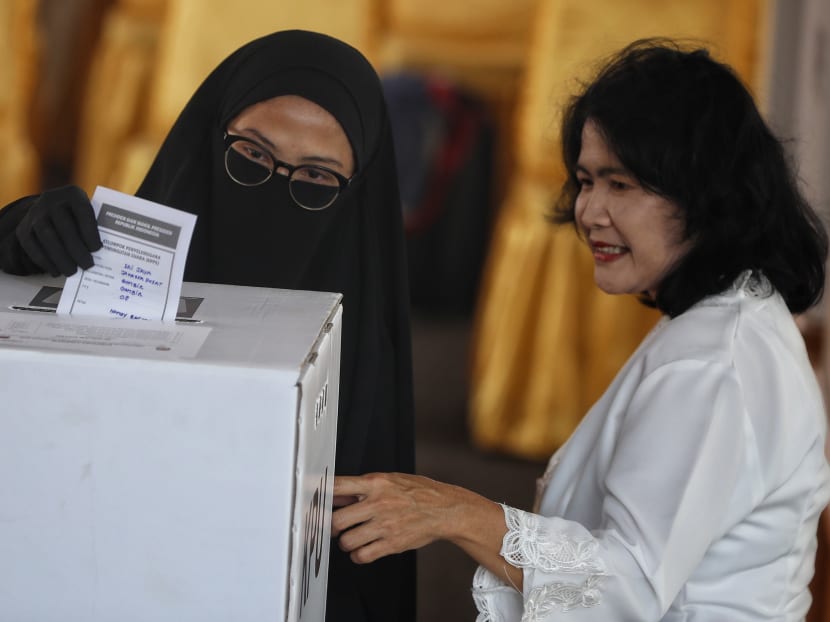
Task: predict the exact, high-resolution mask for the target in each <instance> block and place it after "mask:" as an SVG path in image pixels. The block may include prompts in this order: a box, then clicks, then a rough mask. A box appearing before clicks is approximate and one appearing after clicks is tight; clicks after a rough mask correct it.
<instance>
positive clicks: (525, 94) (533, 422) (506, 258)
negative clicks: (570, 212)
mask: <svg viewBox="0 0 830 622" xmlns="http://www.w3.org/2000/svg"><path fill="white" fill-rule="evenodd" d="M537 11H538V12H537V15H536V18H535V21H534V27H535V29H534V32H533V33H532V35H531V46H530V52H529V57H528V60H527V65H526V75H525V81H524V86H523V89H522V91H521V93H520V102H519V105H518V113H517V114H518V119H517V135H516V145H517V147H516V157H517V163H518V166H517V170H516V171H515V172H514V174H513V176H512V183H511V185H510V187H509V188H508V192H507V198H506V200H505V202H504V204H503V205H502V206H501V208H500V213H499V218H498V221H497V223H496V225H495V229H494V234H493V239H492V242H491V247H490V251H489V256H488V260H487V265H486V268H485V279H484V283H483V286H482V291H481V297H480V300H479V305H478V309H477V314H476V318H475V328H474V338H473V345H472V367H471V383H470V402H469V418H470V429H471V433H472V437H473V440H474V442H475V443H476V444H477V445H478V446H479V447H480V448H483V449H487V450H495V451H500V452H504V453H509V454H513V455H516V456H520V457H526V458H532V459H539V458H543V457H547V456H548V455H550V453H552V451H554V450H555V449H556V448H557V447H558V446H560V445H561V444H562V443H563V442H564V441H565V439H566V438H567V437H568V436H569V435H570V433H571V432H572V431H573V429H574V427H575V426H576V425H577V423H578V422H579V421H580V419H581V418H582V416H583V414H584V413H585V412H586V411H587V409H588V408H589V407H590V406H591V404H592V403H593V402H594V401H595V400H596V399H597V398H598V397H599V395H600V394H601V393H602V391H603V390H604V389H605V387H606V386H607V385H608V383H609V382H610V381H611V379H612V378H613V376H614V374H615V373H616V372H617V371H618V369H619V368H620V367H621V366H622V364H623V363H624V361H625V359H626V358H627V357H628V356H629V355H630V353H631V352H632V351H633V350H634V348H635V347H636V346H637V344H638V343H639V342H640V340H641V339H642V337H643V336H644V335H645V333H646V332H647V331H648V330H649V329H650V328H651V326H653V324H654V322H655V321H656V319H657V318H658V315H657V313H656V312H655V311H653V310H651V309H648V308H646V307H643V306H642V305H640V304H639V303H638V302H637V301H636V300H635V299H634V298H633V297H627V296H609V295H606V294H604V293H602V292H601V291H599V289H598V288H597V287H596V286H595V285H594V281H593V276H592V275H593V262H592V259H591V256H590V254H589V253H588V252H587V250H585V249H584V248H583V247H582V246H581V244H580V243H579V242H578V239H577V237H576V234H575V233H574V231H573V230H572V228H569V227H560V228H555V227H553V226H551V225H549V224H548V223H547V222H546V221H545V219H544V214H545V212H546V210H547V209H548V208H549V207H550V205H551V204H552V201H553V199H554V197H555V192H556V190H557V189H558V185H559V184H560V183H561V181H562V179H563V172H562V168H561V164H560V159H559V147H558V141H557V136H556V131H557V129H558V124H559V123H558V111H559V110H561V106H562V104H563V103H564V102H565V101H566V98H567V96H568V95H570V94H572V93H573V92H574V91H575V90H576V89H577V87H578V82H577V79H578V78H583V79H585V78H588V77H590V75H591V72H592V70H593V69H594V64H595V63H594V61H596V60H597V59H598V58H599V57H601V56H605V55H607V54H608V53H610V52H612V51H614V50H616V49H618V48H620V47H622V46H623V45H625V44H626V43H628V42H630V41H632V40H634V39H637V38H640V37H645V36H670V37H684V38H688V37H694V38H696V39H698V40H702V41H703V42H704V43H706V44H707V45H708V46H709V47H710V49H712V51H713V53H714V55H715V56H716V57H718V58H721V59H723V60H725V61H726V62H728V63H730V64H731V65H733V66H734V67H735V68H736V70H737V71H738V72H739V73H740V74H741V75H742V77H743V78H744V79H745V81H747V83H748V84H750V86H751V85H752V84H753V83H754V82H755V81H756V78H755V76H756V71H757V69H758V59H759V58H760V50H759V41H760V39H761V32H762V26H763V19H762V18H763V17H764V14H763V11H762V3H761V1H760V0H673V1H672V2H665V1H663V0H626V2H618V1H617V0H541V1H540V2H539V4H538V7H537Z"/></svg>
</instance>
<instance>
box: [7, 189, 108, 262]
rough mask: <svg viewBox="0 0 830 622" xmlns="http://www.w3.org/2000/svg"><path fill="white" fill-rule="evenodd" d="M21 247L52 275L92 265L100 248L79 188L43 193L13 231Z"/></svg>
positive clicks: (91, 215) (88, 205)
mask: <svg viewBox="0 0 830 622" xmlns="http://www.w3.org/2000/svg"><path fill="white" fill-rule="evenodd" d="M15 234H16V236H17V240H18V242H19V243H20V246H21V248H22V249H23V250H24V251H25V253H26V255H28V256H29V259H31V260H32V262H33V263H35V264H36V265H38V266H40V267H41V268H42V269H43V270H45V271H46V272H48V273H49V274H51V275H52V276H58V275H59V274H63V275H65V276H70V275H72V274H75V271H76V270H77V269H78V266H80V267H81V268H83V269H84V270H87V269H89V268H91V267H92V266H93V260H92V253H93V252H94V251H97V250H98V249H99V248H101V237H100V236H99V235H98V224H97V223H96V221H95V213H94V212H93V210H92V204H91V203H90V202H89V197H87V195H86V193H85V192H84V191H83V190H82V189H81V188H79V187H78V186H63V187H61V188H55V189H53V190H46V191H45V192H43V193H42V194H41V195H40V196H39V197H37V198H36V199H35V201H34V203H32V204H31V205H30V206H29V209H28V210H27V211H26V214H25V215H24V216H23V218H22V219H21V221H20V223H19V224H18V225H17V228H16V229H15Z"/></svg>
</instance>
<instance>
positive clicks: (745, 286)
mask: <svg viewBox="0 0 830 622" xmlns="http://www.w3.org/2000/svg"><path fill="white" fill-rule="evenodd" d="M735 293H740V294H744V295H746V296H752V297H753V298H768V297H769V296H772V295H773V294H774V293H775V288H774V287H773V286H772V283H770V281H769V279H768V278H767V277H765V276H764V274H763V273H761V272H757V271H755V270H744V271H743V272H741V273H740V274H739V275H738V278H736V279H735V281H734V282H733V283H732V285H731V286H730V287H727V288H726V289H725V290H724V291H723V292H722V294H721V295H723V294H735ZM698 304H700V305H703V306H713V307H723V306H727V305H729V304H730V303H729V302H728V301H725V300H723V299H722V298H720V295H714V296H710V297H708V298H704V299H703V300H701V301H700V303H698Z"/></svg>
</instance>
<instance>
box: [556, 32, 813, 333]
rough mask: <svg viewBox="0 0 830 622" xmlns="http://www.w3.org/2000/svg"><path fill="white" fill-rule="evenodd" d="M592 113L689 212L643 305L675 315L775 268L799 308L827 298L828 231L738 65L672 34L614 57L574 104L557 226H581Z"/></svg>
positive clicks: (632, 166)
mask: <svg viewBox="0 0 830 622" xmlns="http://www.w3.org/2000/svg"><path fill="white" fill-rule="evenodd" d="M589 119H590V120H592V121H593V122H594V123H595V124H596V125H597V127H598V129H599V131H600V132H601V133H602V135H603V138H604V139H605V141H606V143H607V144H608V145H609V147H610V149H611V150H612V151H613V152H614V154H615V155H616V156H617V157H618V158H619V160H620V162H621V163H622V164H623V166H624V167H625V168H626V169H627V170H628V171H629V172H630V173H631V174H632V175H633V176H634V177H635V178H636V179H637V180H638V181H639V183H640V184H642V186H643V187H644V188H645V189H646V190H648V191H650V192H654V193H656V194H659V195H661V196H663V197H665V198H667V199H669V200H671V201H672V202H674V203H675V204H677V205H678V206H679V207H680V209H681V211H682V214H683V219H684V221H685V234H684V239H686V240H690V241H691V248H690V250H689V251H688V252H687V254H686V255H685V256H683V257H682V258H681V259H680V260H679V261H678V263H677V264H676V265H675V266H674V267H673V268H672V270H671V271H670V272H669V274H667V275H666V276H665V277H664V278H663V280H662V281H661V282H660V285H659V286H658V288H657V294H656V296H655V298H654V299H653V300H649V299H647V298H642V299H643V300H644V302H646V303H647V304H651V305H652V306H656V307H657V308H658V309H660V310H661V311H662V312H663V313H666V314H667V315H669V316H672V317H674V316H677V315H679V314H681V313H683V312H684V311H686V310H687V309H688V308H689V307H691V306H692V305H694V304H695V303H697V302H698V301H700V300H701V299H703V298H705V297H706V296H710V295H712V294H716V293H719V292H721V291H724V290H725V289H727V288H728V287H730V286H731V285H732V284H733V283H734V281H735V280H736V279H737V278H738V276H739V275H740V274H741V273H743V272H744V271H746V270H751V271H752V272H753V273H754V274H755V275H758V274H759V273H760V274H763V275H764V276H766V278H767V279H769V281H770V283H771V284H772V286H773V287H774V288H775V289H776V290H777V291H778V292H779V293H780V294H781V295H782V297H783V298H784V300H785V301H786V303H787V306H788V307H789V309H790V310H791V311H792V312H794V313H799V312H802V311H805V310H806V309H808V308H809V307H810V306H812V305H814V304H815V303H817V302H818V301H819V300H820V299H821V296H822V293H823V290H824V270H825V260H826V256H827V244H828V241H827V233H826V232H825V229H824V226H823V224H822V222H821V220H820V219H819V217H818V216H817V215H816V213H815V212H814V211H813V209H812V208H811V207H810V205H809V204H808V203H807V201H806V200H805V198H804V197H803V196H802V194H801V192H800V191H799V188H798V184H797V180H796V176H795V173H794V170H793V168H792V167H791V164H790V162H789V161H788V158H787V156H786V155H785V151H784V148H783V145H782V143H781V142H780V141H779V140H778V139H777V138H776V137H775V136H774V135H773V133H772V131H771V130H770V128H769V127H768V126H767V124H766V123H765V122H764V120H763V119H762V117H761V114H760V113H759V111H758V109H757V108H756V106H755V102H754V101H753V98H752V95H751V94H750V92H749V90H748V89H747V88H746V87H745V86H744V85H743V83H742V82H741V80H740V79H739V78H738V76H737V75H736V74H735V72H734V71H733V70H732V69H731V68H730V67H729V66H728V65H725V64H723V63H720V62H717V61H715V60H714V59H713V58H712V57H711V56H710V54H709V52H708V51H707V50H706V49H705V48H702V47H698V48H690V49H684V48H683V46H682V45H681V43H680V42H678V41H674V40H669V39H662V38H660V39H641V40H638V41H635V42H634V43H632V44H630V45H628V46H627V47H625V48H624V49H622V50H621V51H620V52H618V53H617V54H615V55H614V56H613V57H612V58H611V59H610V61H608V62H607V63H606V64H605V65H604V67H603V69H601V70H600V72H599V74H598V75H597V77H596V78H595V79H594V80H593V81H592V82H591V83H589V84H588V85H587V86H585V87H584V88H583V90H582V92H581V93H579V94H578V95H576V96H575V97H574V98H572V99H571V101H570V102H569V104H568V105H567V107H566V109H565V113H564V118H563V124H562V133H561V136H562V155H563V159H564V164H565V168H566V170H567V179H566V180H565V182H564V184H563V186H562V189H561V191H560V195H559V197H558V199H557V201H556V205H555V207H554V210H553V212H552V214H551V218H552V220H553V221H554V222H558V223H567V222H571V223H574V224H576V223H575V214H574V206H575V201H576V197H577V195H578V194H579V183H578V181H577V178H576V165H577V160H578V158H579V152H580V149H581V147H582V128H583V126H584V125H585V122H586V121H587V120H589Z"/></svg>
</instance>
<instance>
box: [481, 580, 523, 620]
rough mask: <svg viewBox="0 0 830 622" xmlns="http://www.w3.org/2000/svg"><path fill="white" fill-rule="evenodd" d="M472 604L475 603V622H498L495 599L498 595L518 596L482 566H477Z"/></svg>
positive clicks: (500, 618)
mask: <svg viewBox="0 0 830 622" xmlns="http://www.w3.org/2000/svg"><path fill="white" fill-rule="evenodd" d="M472 592H473V602H474V603H475V606H476V609H477V610H478V615H477V616H476V620H475V622H500V621H501V620H502V616H500V615H498V614H497V608H496V604H495V602H494V600H495V598H496V597H497V596H498V594H499V593H502V592H508V593H512V594H515V595H516V597H518V596H519V594H518V593H517V592H516V591H515V590H514V589H513V588H510V587H507V585H506V584H505V583H504V582H503V581H501V580H500V579H499V578H498V577H497V576H496V575H494V574H493V573H492V572H490V571H489V570H487V569H486V568H485V567H484V566H479V567H478V569H476V572H475V574H474V575H473V589H472Z"/></svg>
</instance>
